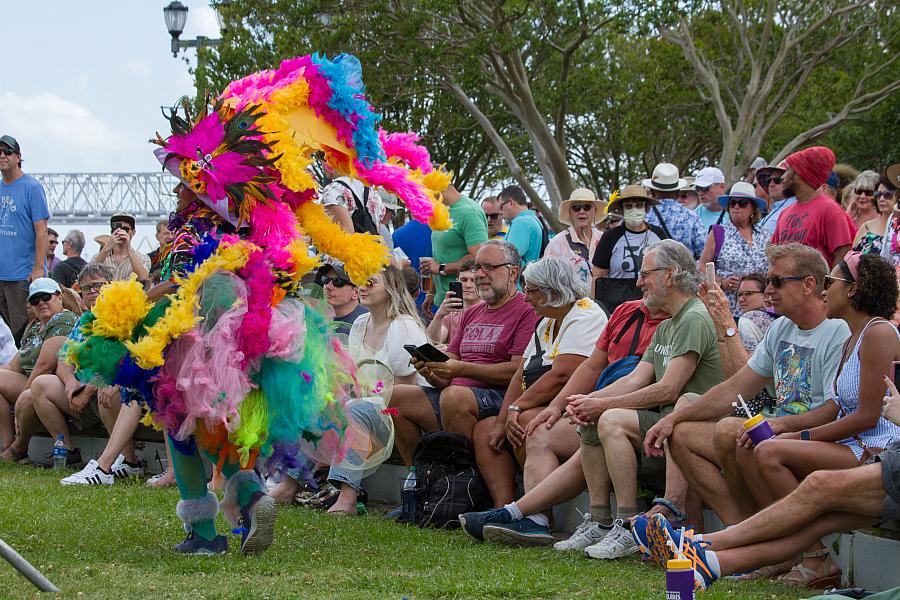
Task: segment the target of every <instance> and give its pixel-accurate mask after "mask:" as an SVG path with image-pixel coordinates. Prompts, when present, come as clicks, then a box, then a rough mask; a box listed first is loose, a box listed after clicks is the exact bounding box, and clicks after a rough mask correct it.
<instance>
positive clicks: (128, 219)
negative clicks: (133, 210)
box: [109, 212, 137, 229]
mask: <svg viewBox="0 0 900 600" xmlns="http://www.w3.org/2000/svg"><path fill="white" fill-rule="evenodd" d="M113 223H128V224H129V225H131V228H132V229H134V228H135V227H136V226H137V223H136V222H135V220H134V215H130V214H128V213H124V212H122V213H116V214H114V215H113V216H111V217H110V218H109V224H110V226H112V224H113Z"/></svg>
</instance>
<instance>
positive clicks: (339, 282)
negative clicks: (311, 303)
mask: <svg viewBox="0 0 900 600" xmlns="http://www.w3.org/2000/svg"><path fill="white" fill-rule="evenodd" d="M321 282H322V283H321V285H322V287H325V286H326V285H328V284H329V283H330V284H331V285H333V286H334V287H336V288H342V287H344V286H345V285H350V282H349V281H347V280H346V279H341V278H340V277H331V276H330V275H326V276H325V277H323V278H322V279H321Z"/></svg>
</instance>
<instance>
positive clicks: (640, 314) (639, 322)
mask: <svg viewBox="0 0 900 600" xmlns="http://www.w3.org/2000/svg"><path fill="white" fill-rule="evenodd" d="M644 317H645V315H644V311H642V310H641V309H640V307H638V309H637V311H635V313H634V314H633V315H631V316H630V317H629V318H628V320H627V321H625V325H623V326H622V329H621V330H620V331H619V334H618V335H617V336H616V337H615V339H614V340H613V341H615V343H617V344H618V343H619V342H621V341H622V338H623V337H625V333H626V332H627V331H628V328H629V327H631V324H632V323H636V324H635V327H634V334H633V335H632V337H631V346H630V347H629V348H628V355H629V356H631V355H633V354H634V352H635V350H637V347H638V344H639V343H640V341H641V329H643V326H644Z"/></svg>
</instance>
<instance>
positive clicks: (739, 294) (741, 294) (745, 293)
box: [738, 290, 765, 298]
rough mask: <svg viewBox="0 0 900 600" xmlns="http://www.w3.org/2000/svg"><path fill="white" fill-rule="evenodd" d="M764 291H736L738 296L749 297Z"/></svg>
mask: <svg viewBox="0 0 900 600" xmlns="http://www.w3.org/2000/svg"><path fill="white" fill-rule="evenodd" d="M764 293H765V292H756V291H753V290H745V291H743V292H738V298H749V297H750V296H755V295H756V294H764Z"/></svg>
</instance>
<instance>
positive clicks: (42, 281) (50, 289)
mask: <svg viewBox="0 0 900 600" xmlns="http://www.w3.org/2000/svg"><path fill="white" fill-rule="evenodd" d="M61 292H62V290H61V289H59V284H58V283H56V281H54V280H53V279H50V278H49V277H38V278H37V279H35V280H34V281H32V282H31V285H29V286H28V298H29V299H31V297H32V296H34V295H35V294H59V293H61Z"/></svg>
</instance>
